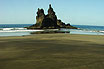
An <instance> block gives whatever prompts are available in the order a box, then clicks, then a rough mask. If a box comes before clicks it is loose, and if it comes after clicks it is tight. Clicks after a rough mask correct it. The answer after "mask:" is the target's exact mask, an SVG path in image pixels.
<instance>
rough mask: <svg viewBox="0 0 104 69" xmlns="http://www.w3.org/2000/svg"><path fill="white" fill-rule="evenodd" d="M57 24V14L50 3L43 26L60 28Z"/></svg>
mask: <svg viewBox="0 0 104 69" xmlns="http://www.w3.org/2000/svg"><path fill="white" fill-rule="evenodd" d="M58 27H59V26H58V25H57V16H56V15H55V12H54V10H53V8H52V7H51V4H50V5H49V9H48V14H47V15H46V16H45V18H44V20H43V23H42V28H58Z"/></svg>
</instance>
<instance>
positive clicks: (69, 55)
mask: <svg viewBox="0 0 104 69" xmlns="http://www.w3.org/2000/svg"><path fill="white" fill-rule="evenodd" d="M0 69H104V36H101V35H98V36H97V35H94V36H93V35H72V34H71V35H70V34H36V35H31V36H21V37H0Z"/></svg>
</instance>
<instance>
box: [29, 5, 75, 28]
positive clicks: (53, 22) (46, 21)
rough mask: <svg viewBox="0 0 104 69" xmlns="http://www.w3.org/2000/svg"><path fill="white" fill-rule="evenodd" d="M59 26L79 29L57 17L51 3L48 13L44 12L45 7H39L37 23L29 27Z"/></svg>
mask: <svg viewBox="0 0 104 69" xmlns="http://www.w3.org/2000/svg"><path fill="white" fill-rule="evenodd" d="M57 28H71V29H77V28H76V27H73V26H71V25H70V24H65V23H64V22H62V21H61V20H59V19H57V16H56V14H55V12H54V10H53V8H52V7H51V4H50V5H49V9H48V14H47V15H45V14H44V10H43V9H39V8H38V12H37V16H36V24H34V25H32V26H30V27H28V29H57Z"/></svg>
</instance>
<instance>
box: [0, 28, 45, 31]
mask: <svg viewBox="0 0 104 69" xmlns="http://www.w3.org/2000/svg"><path fill="white" fill-rule="evenodd" d="M37 31H44V30H28V29H26V28H1V29H0V32H37Z"/></svg>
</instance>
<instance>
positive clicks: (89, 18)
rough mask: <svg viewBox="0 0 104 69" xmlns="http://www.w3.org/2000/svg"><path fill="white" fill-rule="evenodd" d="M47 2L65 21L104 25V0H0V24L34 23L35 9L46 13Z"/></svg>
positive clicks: (78, 23) (75, 23)
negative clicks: (40, 9) (41, 9)
mask: <svg viewBox="0 0 104 69" xmlns="http://www.w3.org/2000/svg"><path fill="white" fill-rule="evenodd" d="M49 4H52V7H53V8H54V11H55V12H56V15H57V17H58V18H59V19H61V20H62V21H63V22H65V23H71V24H74V25H103V26H104V0H0V24H34V23H35V22H36V19H35V18H36V12H37V9H38V8H43V9H44V10H45V14H47V10H48V5H49Z"/></svg>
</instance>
